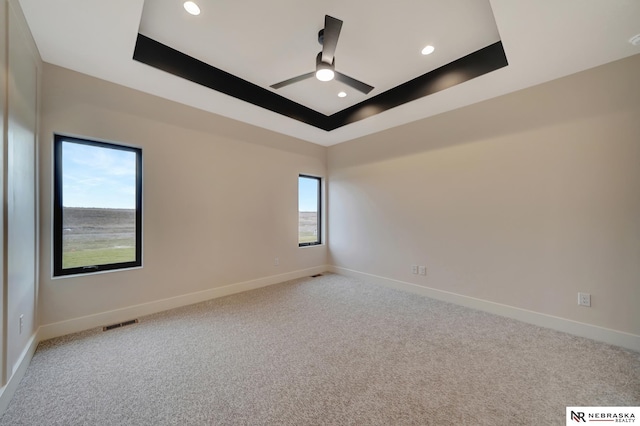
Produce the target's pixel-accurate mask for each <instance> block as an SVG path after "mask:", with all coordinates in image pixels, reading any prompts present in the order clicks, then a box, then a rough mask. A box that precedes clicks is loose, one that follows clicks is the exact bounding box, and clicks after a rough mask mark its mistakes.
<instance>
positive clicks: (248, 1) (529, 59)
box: [19, 0, 640, 146]
mask: <svg viewBox="0 0 640 426" xmlns="http://www.w3.org/2000/svg"><path fill="white" fill-rule="evenodd" d="M19 1H20V4H21V6H22V8H23V11H24V13H25V16H26V18H27V22H28V23H29V26H30V28H31V31H32V33H33V36H34V38H35V40H36V44H37V46H38V49H39V51H40V54H41V56H42V59H43V60H44V61H46V62H49V63H52V64H55V65H59V66H62V67H65V68H69V69H72V70H75V71H79V72H82V73H85V74H88V75H91V76H94V77H97V78H101V79H104V80H107V81H111V82H114V83H117V84H121V85H123V86H127V87H131V88H134V89H137V90H141V91H143V92H147V93H151V94H154V95H157V96H161V97H163V98H167V99H171V100H173V101H176V102H181V103H184V104H187V105H191V106H193V107H196V108H200V109H203V110H206V111H210V112H212V113H216V114H220V115H223V116H227V117H230V118H234V119H236V120H240V121H244V122H247V123H250V124H253V125H256V126H260V127H264V128H267V129H270V130H273V131H276V132H280V133H283V134H286V135H290V136H294V137H297V138H300V139H303V140H306V141H310V142H314V143H317V144H321V145H326V146H329V145H333V144H336V143H341V142H344V141H347V140H350V139H354V138H357V137H361V136H365V135H367V134H371V133H375V132H379V131H381V130H384V129H387V128H391V127H395V126H398V125H402V124H405V123H408V122H411V121H415V120H418V119H421V118H425V117H429V116H432V115H435V114H439V113H442V112H445V111H449V110H452V109H455V108H460V107H462V106H466V105H469V104H472V103H475V102H479V101H482V100H485V99H489V98H492V97H495V96H499V95H502V94H505V93H509V92H512V91H515V90H519V89H523V88H526V87H529V86H532V85H535V84H539V83H543V82H545V81H549V80H552V79H555V78H559V77H562V76H565V75H568V74H572V73H575V72H578V71H582V70H584V69H588V68H591V67H594V66H598V65H601V64H604V63H607V62H611V61H614V60H617V59H621V58H623V57H626V56H630V55H633V54H638V53H640V46H633V45H631V44H630V43H629V42H628V40H629V39H630V38H631V37H632V36H634V35H635V34H638V33H640V1H638V0H447V1H442V0H397V1H395V2H383V1H379V2H371V1H365V0H358V1H356V0H352V1H349V2H345V1H334V0H326V1H324V2H301V1H299V0H272V1H268V2H267V1H264V0H245V1H243V2H237V1H233V2H231V1H221V0H217V1H215V0H196V2H197V3H198V4H199V5H200V8H201V10H202V13H201V15H199V16H197V17H195V16H191V15H188V14H187V13H186V12H185V11H184V9H183V8H182V3H183V0H147V1H146V4H145V2H144V0H56V1H51V0H19ZM325 14H328V15H331V16H334V17H336V18H339V19H341V20H343V21H344V24H343V27H342V32H341V34H340V39H339V41H338V48H337V50H336V70H338V71H340V72H342V73H344V74H347V75H349V76H351V77H354V78H356V79H358V80H361V81H363V82H365V83H367V84H370V85H372V86H374V87H375V89H374V91H372V92H371V93H370V94H369V95H367V96H365V95H362V94H358V93H357V92H355V91H353V90H352V89H349V88H347V87H346V86H344V85H342V84H341V83H338V82H335V81H334V82H329V83H321V82H319V81H317V80H315V79H309V80H306V81H304V82H300V83H296V84H294V85H291V86H288V87H286V88H283V89H280V90H277V91H276V92H277V93H278V94H280V95H283V96H285V97H288V98H290V99H292V100H294V101H296V102H298V103H300V104H303V105H305V106H308V107H310V108H313V109H315V110H317V111H319V112H322V113H324V114H332V113H334V112H337V111H339V110H341V109H344V108H345V107H347V106H349V105H352V104H354V103H357V102H360V101H362V100H364V99H366V98H368V97H371V96H375V95H377V94H379V93H381V92H384V91H385V90H387V89H390V88H392V87H394V86H396V85H398V84H401V83H403V82H405V81H407V80H409V79H411V78H414V77H417V76H419V75H421V74H424V73H426V72H428V71H430V70H432V69H434V68H437V67H439V66H441V65H444V64H446V63H448V62H451V61H452V60H455V59H457V58H459V57H461V56H464V55H466V54H468V53H471V52H473V51H475V50H478V49H479V48H482V47H485V46H487V45H489V44H491V43H493V42H495V41H497V40H502V42H503V45H504V49H505V52H506V55H507V59H508V61H509V66H507V67H505V68H502V69H499V70H497V71H494V72H492V73H489V74H486V75H483V76H481V77H478V78H476V79H473V80H470V81H467V82H465V83H462V84H459V85H457V86H454V87H452V88H449V89H446V90H443V91H441V92H438V93H435V94H433V95H430V96H427V97H424V98H421V99H418V100H416V101H413V102H409V103H407V104H404V105H401V106H399V107H396V108H393V109H391V110H388V111H385V112H383V113H381V114H378V115H375V116H372V117H369V118H367V119H364V120H361V121H358V122H355V123H352V124H349V125H346V126H344V127H341V128H338V129H336V130H333V131H330V132H326V131H324V130H320V129H318V128H315V127H312V126H310V125H307V124H304V123H301V122H299V121H296V120H293V119H291V118H288V117H285V116H283V115H280V114H277V113H274V112H271V111H268V110H266V109H263V108H260V107H258V106H255V105H252V104H249V103H246V102H244V101H240V100H238V99H235V98H232V97H230V96H227V95H224V94H222V93H219V92H216V91H214V90H211V89H208V88H205V87H203V86H200V85H197V84H195V83H192V82H190V81H187V80H184V79H182V78H179V77H176V76H173V75H171V74H168V73H165V72H163V71H160V70H157V69H155V68H152V67H149V66H147V65H144V64H142V63H139V62H136V61H134V60H133V59H132V55H133V49H134V46H135V42H136V37H137V34H138V32H140V33H142V34H144V35H146V36H149V37H151V38H153V39H155V40H157V41H159V42H162V43H164V44H167V45H169V46H170V47H173V48H174V49H177V50H180V51H182V52H184V53H186V54H188V55H190V56H193V57H195V58H197V59H200V60H202V61H204V62H207V63H209V64H211V65H213V66H215V67H217V68H220V69H222V70H224V71H227V72H230V73H232V74H234V75H236V76H238V77H240V78H243V79H245V80H247V81H250V82H252V83H254V84H257V85H259V86H262V87H265V88H269V85H271V84H274V83H277V82H279V81H281V80H285V79H287V78H290V77H294V76H296V75H299V74H303V73H306V72H310V71H313V70H314V67H315V56H316V54H317V53H318V52H319V51H320V50H321V46H320V45H319V44H318V42H317V32H318V30H320V29H321V28H322V27H323V25H324V15H325ZM426 44H432V45H434V46H435V47H436V51H435V52H434V53H433V54H432V55H429V56H422V55H421V54H420V50H421V49H422V47H424V46H425V45H426ZM269 90H273V89H269ZM340 90H344V91H346V92H347V93H348V96H347V97H346V98H344V99H341V98H338V97H337V96H336V94H337V92H338V91H340Z"/></svg>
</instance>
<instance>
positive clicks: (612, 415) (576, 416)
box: [566, 407, 640, 425]
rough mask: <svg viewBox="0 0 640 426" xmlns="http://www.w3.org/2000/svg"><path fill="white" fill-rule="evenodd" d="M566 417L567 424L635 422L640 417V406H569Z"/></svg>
mask: <svg viewBox="0 0 640 426" xmlns="http://www.w3.org/2000/svg"><path fill="white" fill-rule="evenodd" d="M566 418H567V425H575V424H576V423H591V422H598V423H600V422H610V423H635V422H636V420H637V419H638V418H640V407H567V413H566ZM638 424H640V421H639V422H638Z"/></svg>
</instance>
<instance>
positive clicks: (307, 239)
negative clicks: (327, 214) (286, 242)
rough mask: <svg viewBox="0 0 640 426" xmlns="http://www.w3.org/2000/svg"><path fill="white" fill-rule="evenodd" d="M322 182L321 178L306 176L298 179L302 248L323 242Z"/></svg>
mask: <svg viewBox="0 0 640 426" xmlns="http://www.w3.org/2000/svg"><path fill="white" fill-rule="evenodd" d="M320 182H321V179H320V178H319V177H314V176H304V175H300V176H299V177H298V245H299V246H300V247H302V246H313V245H317V244H320V243H321V242H322V241H321V236H322V229H321V226H320V224H321V223H322V218H321V211H322V209H321V206H322V203H321V196H320V194H321V190H320V188H321V186H320Z"/></svg>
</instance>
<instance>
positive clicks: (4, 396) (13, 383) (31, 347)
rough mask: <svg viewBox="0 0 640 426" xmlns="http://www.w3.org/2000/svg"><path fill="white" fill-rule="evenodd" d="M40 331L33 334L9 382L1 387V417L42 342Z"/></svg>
mask: <svg viewBox="0 0 640 426" xmlns="http://www.w3.org/2000/svg"><path fill="white" fill-rule="evenodd" d="M39 331H40V330H37V331H36V332H35V333H34V334H33V335H32V336H31V338H30V339H29V342H28V343H27V345H26V346H25V348H24V350H23V351H22V353H21V354H20V357H19V358H18V361H17V362H16V364H15V365H14V367H13V371H12V373H11V375H10V377H9V380H7V383H6V384H5V385H4V386H3V387H2V388H0V417H2V415H3V414H4V412H5V411H6V410H7V407H8V406H9V403H10V402H11V400H12V399H13V395H14V394H15V393H16V390H17V389H18V385H19V384H20V382H21V381H22V378H23V377H24V375H25V373H26V372H27V367H29V364H30V363H31V358H33V354H34V353H35V352H36V348H37V347H38V343H39V342H40V339H39Z"/></svg>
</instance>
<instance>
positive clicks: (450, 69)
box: [133, 34, 508, 131]
mask: <svg viewBox="0 0 640 426" xmlns="http://www.w3.org/2000/svg"><path fill="white" fill-rule="evenodd" d="M133 59H135V60H136V61H138V62H142V63H144V64H147V65H149V66H152V67H154V68H157V69H160V70H163V71H166V72H168V73H171V74H173V75H176V76H178V77H182V78H184V79H187V80H190V81H192V82H194V83H198V84H200V85H202V86H205V87H208V88H210V89H213V90H216V91H218V92H221V93H225V94H227V95H229V96H233V97H235V98H238V99H241V100H243V101H245V102H249V103H251V104H254V105H257V106H259V107H262V108H265V109H268V110H270V111H273V112H276V113H278V114H282V115H285V116H287V117H290V118H293V119H296V120H298V121H301V122H303V123H307V124H309V125H311V126H314V127H317V128H320V129H322V130H326V131H331V130H334V129H337V128H339V127H342V126H345V125H347V124H350V123H354V122H356V121H359V120H362V119H365V118H368V117H371V116H373V115H376V114H379V113H381V112H384V111H386V110H388V109H391V108H394V107H396V106H399V105H402V104H404V103H407V102H410V101H413V100H416V99H419V98H422V97H424V96H428V95H431V94H433V93H436V92H439V91H441V90H444V89H447V88H449V87H452V86H455V85H458V84H460V83H464V82H465V81H469V80H471V79H473V78H475V77H479V76H481V75H484V74H487V73H489V72H492V71H495V70H497V69H500V68H503V67H505V66H507V65H508V62H507V57H506V54H505V52H504V49H503V47H502V42H501V41H498V42H496V43H493V44H491V45H489V46H487V47H484V48H482V49H479V50H477V51H475V52H473V53H470V54H469V55H466V56H464V57H462V58H460V59H457V60H455V61H453V62H450V63H448V64H447V65H444V66H441V67H440V68H437V69H435V70H433V71H430V72H428V73H426V74H423V75H421V76H419V77H416V78H414V79H412V80H409V81H407V82H405V83H402V84H400V85H399V86H396V87H394V88H392V89H389V90H387V91H386V92H383V93H380V94H379V95H376V96H374V97H371V98H369V99H367V100H365V101H362V102H360V103H358V104H356V105H353V106H351V107H349V108H346V109H343V110H342V111H338V112H336V113H335V114H332V115H325V114H322V113H320V112H318V111H315V110H313V109H311V108H308V107H306V106H304V105H301V104H299V103H297V102H294V101H292V100H290V99H287V98H285V97H283V96H280V95H278V94H277V93H274V92H272V91H270V90H268V89H265V88H263V87H260V86H258V85H255V84H253V83H251V82H249V81H246V80H243V79H241V78H239V77H236V76H235V75H232V74H229V73H227V72H225V71H223V70H221V69H218V68H216V67H214V66H212V65H209V64H207V63H205V62H202V61H200V60H198V59H195V58H193V57H191V56H189V55H186V54H184V53H182V52H180V51H178V50H175V49H173V48H171V47H169V46H167V45H165V44H162V43H159V42H157V41H155V40H153V39H151V38H149V37H146V36H144V35H142V34H138V38H137V41H136V47H135V50H134V53H133Z"/></svg>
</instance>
